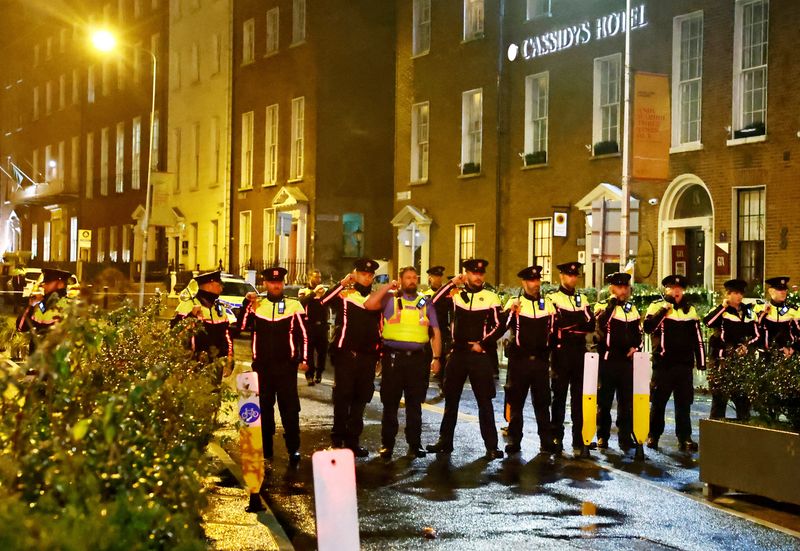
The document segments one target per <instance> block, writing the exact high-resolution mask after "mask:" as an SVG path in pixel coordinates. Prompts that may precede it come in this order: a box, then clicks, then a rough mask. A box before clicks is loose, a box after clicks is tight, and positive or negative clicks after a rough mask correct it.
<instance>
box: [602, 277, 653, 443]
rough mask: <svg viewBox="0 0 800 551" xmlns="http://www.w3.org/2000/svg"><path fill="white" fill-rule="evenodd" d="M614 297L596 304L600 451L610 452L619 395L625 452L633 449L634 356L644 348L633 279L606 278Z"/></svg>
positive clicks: (619, 421) (618, 424) (621, 432)
mask: <svg viewBox="0 0 800 551" xmlns="http://www.w3.org/2000/svg"><path fill="white" fill-rule="evenodd" d="M606 282H607V283H608V285H609V291H610V292H611V296H610V297H609V298H608V299H607V300H603V301H600V302H598V303H597V304H595V307H594V315H595V317H596V319H597V336H598V342H597V351H598V353H599V354H600V369H599V379H600V380H599V383H600V384H599V388H598V389H597V447H598V448H601V449H605V448H608V438H609V436H610V435H611V404H612V403H613V402H614V394H615V393H616V395H617V429H618V431H619V432H618V434H617V439H618V442H619V447H620V449H621V450H622V451H624V452H627V451H628V450H630V449H631V448H632V447H633V441H634V437H633V354H634V353H635V352H636V351H638V350H639V347H640V346H641V345H642V331H641V328H640V327H639V322H640V318H639V311H638V310H637V309H636V306H634V305H633V303H632V302H629V300H628V299H630V296H631V275H630V274H625V273H620V272H618V273H614V274H609V275H608V276H606Z"/></svg>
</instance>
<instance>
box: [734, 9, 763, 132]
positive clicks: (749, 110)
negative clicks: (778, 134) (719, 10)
mask: <svg viewBox="0 0 800 551" xmlns="http://www.w3.org/2000/svg"><path fill="white" fill-rule="evenodd" d="M734 33H735V34H734V53H733V121H734V122H733V126H734V136H733V137H734V138H746V137H750V136H760V135H764V134H766V124H767V52H768V46H769V1H768V0H737V2H736V15H735V19H734Z"/></svg>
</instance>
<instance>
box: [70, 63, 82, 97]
mask: <svg viewBox="0 0 800 551" xmlns="http://www.w3.org/2000/svg"><path fill="white" fill-rule="evenodd" d="M78 75H79V73H78V70H77V69H73V70H72V105H78V101H80V98H79V96H80V85H81V79H80V77H79V76H78Z"/></svg>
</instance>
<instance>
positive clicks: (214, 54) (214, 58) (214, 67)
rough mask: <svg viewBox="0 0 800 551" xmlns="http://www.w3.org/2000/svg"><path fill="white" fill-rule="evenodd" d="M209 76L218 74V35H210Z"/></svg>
mask: <svg viewBox="0 0 800 551" xmlns="http://www.w3.org/2000/svg"><path fill="white" fill-rule="evenodd" d="M209 63H210V66H211V71H210V72H211V74H212V75H216V74H217V73H219V35H218V34H213V35H211V60H210V62H209Z"/></svg>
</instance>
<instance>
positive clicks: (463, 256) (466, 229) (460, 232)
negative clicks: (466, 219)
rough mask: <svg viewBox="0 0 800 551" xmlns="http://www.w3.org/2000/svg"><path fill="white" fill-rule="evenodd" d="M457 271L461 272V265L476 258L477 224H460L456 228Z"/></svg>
mask: <svg viewBox="0 0 800 551" xmlns="http://www.w3.org/2000/svg"><path fill="white" fill-rule="evenodd" d="M455 251H456V258H455V266H456V270H458V271H459V272H460V271H461V263H462V262H464V261H465V260H468V259H470V258H475V224H460V225H457V226H456V246H455Z"/></svg>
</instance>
